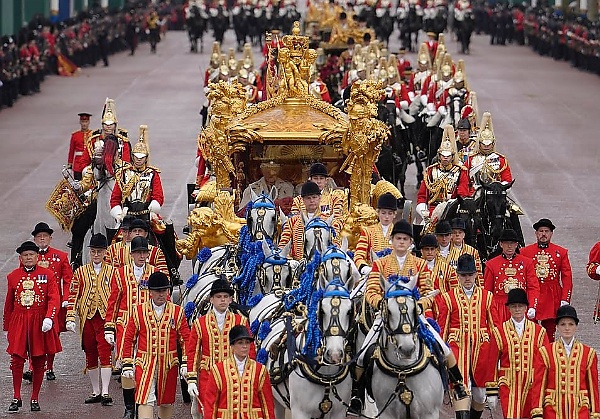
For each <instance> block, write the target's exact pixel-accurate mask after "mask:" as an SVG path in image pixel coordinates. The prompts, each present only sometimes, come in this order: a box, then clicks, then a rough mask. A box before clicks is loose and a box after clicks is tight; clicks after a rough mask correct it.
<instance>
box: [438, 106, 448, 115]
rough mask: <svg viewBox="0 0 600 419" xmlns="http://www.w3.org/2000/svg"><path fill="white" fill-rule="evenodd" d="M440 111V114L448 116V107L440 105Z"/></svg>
mask: <svg viewBox="0 0 600 419" xmlns="http://www.w3.org/2000/svg"><path fill="white" fill-rule="evenodd" d="M438 112H439V113H440V115H442V116H446V107H445V106H440V108H439V109H438Z"/></svg>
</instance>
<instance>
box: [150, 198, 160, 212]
mask: <svg viewBox="0 0 600 419" xmlns="http://www.w3.org/2000/svg"><path fill="white" fill-rule="evenodd" d="M148 209H149V210H150V212H153V213H155V214H158V211H160V204H159V203H158V201H157V200H155V199H153V200H152V201H151V202H150V204H149V205H148Z"/></svg>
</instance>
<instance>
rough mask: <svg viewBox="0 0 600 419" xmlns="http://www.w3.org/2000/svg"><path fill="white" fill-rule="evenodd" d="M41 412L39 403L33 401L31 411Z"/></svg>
mask: <svg viewBox="0 0 600 419" xmlns="http://www.w3.org/2000/svg"><path fill="white" fill-rule="evenodd" d="M40 410H42V409H40V404H39V403H38V401H37V400H32V401H31V411H32V412H39V411H40Z"/></svg>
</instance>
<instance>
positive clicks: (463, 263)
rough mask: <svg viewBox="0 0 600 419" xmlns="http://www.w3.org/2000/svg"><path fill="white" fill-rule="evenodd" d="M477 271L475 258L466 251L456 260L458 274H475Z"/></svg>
mask: <svg viewBox="0 0 600 419" xmlns="http://www.w3.org/2000/svg"><path fill="white" fill-rule="evenodd" d="M475 272H477V267H476V266H475V258H474V257H473V256H472V255H470V254H468V253H464V254H462V255H460V256H459V257H458V260H457V261H456V273H457V274H474V273H475Z"/></svg>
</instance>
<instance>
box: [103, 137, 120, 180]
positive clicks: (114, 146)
mask: <svg viewBox="0 0 600 419" xmlns="http://www.w3.org/2000/svg"><path fill="white" fill-rule="evenodd" d="M118 150H119V144H118V143H117V139H116V138H115V137H114V136H113V135H107V136H106V138H105V140H104V153H103V155H102V159H103V160H104V167H106V170H107V171H108V173H110V175H111V176H114V174H115V168H114V166H113V163H114V160H115V154H116V153H117V151H118Z"/></svg>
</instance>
